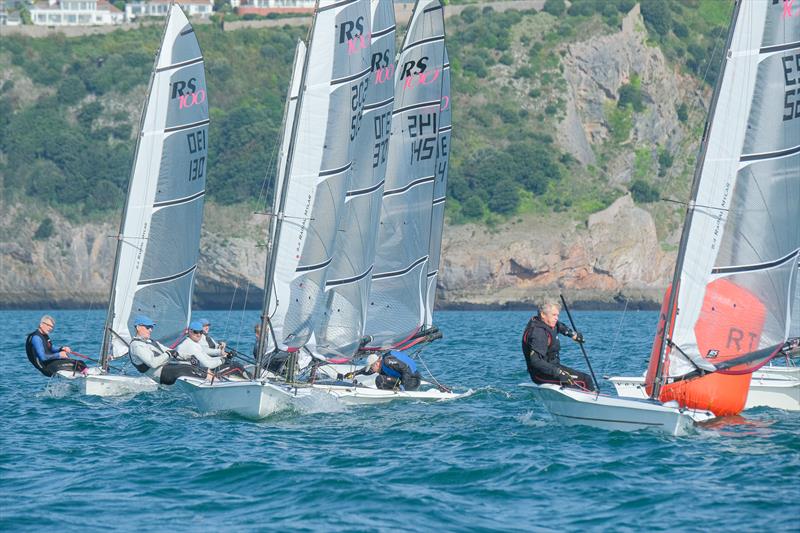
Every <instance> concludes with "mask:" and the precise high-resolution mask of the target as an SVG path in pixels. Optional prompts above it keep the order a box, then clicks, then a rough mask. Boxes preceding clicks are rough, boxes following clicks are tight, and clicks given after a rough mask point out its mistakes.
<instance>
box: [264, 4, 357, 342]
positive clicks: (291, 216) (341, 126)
mask: <svg viewBox="0 0 800 533" xmlns="http://www.w3.org/2000/svg"><path fill="white" fill-rule="evenodd" d="M369 34H370V12H369V1H368V0H345V1H340V2H334V1H331V0H321V1H319V2H318V3H317V8H316V10H315V15H314V21H313V23H312V26H311V32H310V37H309V42H308V49H307V51H306V55H305V60H304V70H303V73H302V76H301V81H300V87H301V91H300V94H299V96H298V101H297V109H296V112H295V117H294V121H293V124H292V125H291V130H292V133H291V135H290V144H289V146H288V148H287V149H286V151H287V159H286V175H285V176H284V177H283V178H282V179H283V180H285V181H283V182H282V183H281V188H282V190H281V191H278V193H277V194H276V195H275V202H274V208H273V212H275V213H276V214H277V217H278V223H276V224H275V231H274V234H273V236H272V243H271V251H270V259H269V264H268V266H267V275H266V280H267V281H266V286H267V293H266V295H265V305H264V309H265V311H266V312H267V313H268V315H269V316H270V320H269V324H268V325H270V326H271V327H272V331H273V333H274V335H275V339H277V342H278V348H280V349H291V348H299V347H302V346H305V345H306V344H309V343H311V344H313V338H312V337H313V331H314V327H315V319H316V317H317V316H318V315H319V314H320V313H319V310H320V308H321V306H322V304H323V303H324V301H323V296H324V292H323V290H324V287H325V282H326V280H327V279H328V274H329V266H330V265H331V263H332V260H333V248H334V243H335V241H336V235H337V228H338V227H339V223H340V218H341V215H342V212H343V208H342V207H343V205H344V201H345V194H346V192H347V190H348V181H349V177H350V169H351V167H352V163H351V161H352V160H353V141H354V140H355V138H356V136H357V135H358V132H359V129H360V127H361V120H362V107H363V105H364V101H365V99H366V94H367V88H368V85H369V79H368V75H369V59H370V58H369V51H370V50H369V49H370V46H369V40H368V39H369ZM267 340H268V341H269V342H270V349H272V348H274V346H273V344H274V343H273V339H272V338H271V337H270V338H268V339H267Z"/></svg>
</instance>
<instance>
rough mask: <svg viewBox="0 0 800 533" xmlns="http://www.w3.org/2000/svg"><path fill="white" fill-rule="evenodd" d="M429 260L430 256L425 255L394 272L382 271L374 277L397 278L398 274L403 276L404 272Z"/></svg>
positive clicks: (406, 272) (373, 277)
mask: <svg viewBox="0 0 800 533" xmlns="http://www.w3.org/2000/svg"><path fill="white" fill-rule="evenodd" d="M427 260H428V256H427V255H425V256H423V257H420V258H419V259H417V260H416V261H414V262H413V263H411V265H409V266H407V267H406V268H404V269H403V270H395V271H394V272H382V273H380V274H375V275H374V276H372V279H385V278H395V277H397V276H402V275H404V274H408V273H409V272H411V271H412V270H414V268H415V267H418V266H419V265H421V264H422V263H424V262H425V261H427Z"/></svg>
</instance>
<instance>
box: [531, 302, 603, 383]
mask: <svg viewBox="0 0 800 533" xmlns="http://www.w3.org/2000/svg"><path fill="white" fill-rule="evenodd" d="M560 311H561V306H560V305H559V304H557V303H555V302H546V303H544V304H542V305H541V306H539V314H538V315H536V316H533V317H531V319H530V320H529V321H528V325H527V326H525V332H524V333H523V335H522V354H523V355H524V356H525V363H526V364H527V366H528V373H529V374H530V375H531V380H533V382H534V383H537V384H539V385H541V384H544V383H559V384H561V385H562V386H564V387H571V388H576V389H585V390H595V389H594V383H593V382H592V379H591V378H590V377H589V375H588V374H585V373H583V372H579V371H578V370H574V369H572V368H570V367H568V366H564V365H562V364H561V362H560V357H559V351H560V350H561V343H560V342H559V340H558V334H559V333H560V334H562V335H565V336H567V337H571V338H572V339H573V340H574V341H575V342H580V343H582V342H583V335H581V334H580V333H579V332H577V331H572V330H571V329H570V328H568V327H567V326H565V325H564V324H562V323H561V322H559V321H558V313H559V312H560Z"/></svg>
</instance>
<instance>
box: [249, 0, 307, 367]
mask: <svg viewBox="0 0 800 533" xmlns="http://www.w3.org/2000/svg"><path fill="white" fill-rule="evenodd" d="M319 2H320V0H316V2H315V4H314V18H313V19H312V21H311V27H310V28H309V30H308V44H307V46H306V52H305V60H304V62H303V71H302V74H301V75H300V85H299V89H298V92H297V103H296V104H295V108H294V120H293V121H292V130H291V134H290V136H289V139H290V141H289V147H288V149H287V152H286V165H285V167H284V171H283V180H282V182H281V190H280V192H279V191H275V194H280V196H279V197H277V198H278V199H279V201H278V209H277V212H275V213H273V214H272V220H271V221H270V239H269V241H268V242H269V244H268V246H267V265H266V270H265V273H264V301H263V303H262V306H261V335H259V337H258V343H257V345H256V371H255V373H254V375H253V379H256V378H257V376H258V375H259V368H260V366H261V359H262V357H263V355H264V347H265V346H266V343H265V338H266V336H267V334H268V333H269V334H270V335H272V337H273V342H274V343H275V349H276V350H277V349H278V339H277V338H275V332H274V331H273V330H272V324H271V322H270V317H269V304H270V300H271V293H272V290H273V287H274V279H273V278H274V275H275V265H276V259H277V256H276V255H275V244H276V243H277V242H278V240H279V238H280V234H281V226H282V225H283V211H284V209H285V207H286V191H287V189H288V187H289V175H290V173H291V169H292V162H293V159H294V145H295V139H296V137H297V128H298V124H299V122H300V121H299V119H300V111H301V109H302V106H303V93H304V89H305V84H306V77H307V74H308V59H309V55H310V53H311V40H312V38H313V36H314V28H315V26H316V24H317V12H318V11H319ZM296 61H297V55H295V62H296ZM291 93H292V82H291V81H290V82H289V93H288V94H287V97H286V99H287V106H286V109H287V111H288V101H289V99H290V98H291ZM284 127H285V121H284ZM278 168H279V169H280V161H279V162H278Z"/></svg>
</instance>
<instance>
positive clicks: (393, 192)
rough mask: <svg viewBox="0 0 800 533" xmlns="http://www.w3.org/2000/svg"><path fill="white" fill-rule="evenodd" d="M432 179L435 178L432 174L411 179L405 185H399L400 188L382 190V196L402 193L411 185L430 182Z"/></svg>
mask: <svg viewBox="0 0 800 533" xmlns="http://www.w3.org/2000/svg"><path fill="white" fill-rule="evenodd" d="M434 179H436V178H435V177H434V176H428V177H427V178H419V179H417V180H414V181H412V182H411V183H409V184H408V185H406V186H405V187H401V188H400V189H392V190H390V191H384V193H383V197H384V198H385V197H387V196H392V195H394V194H403V193H404V192H406V191H407V190H409V189H411V188H412V187H416V186H417V185H422V184H424V183H431V182H433V180H434Z"/></svg>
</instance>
